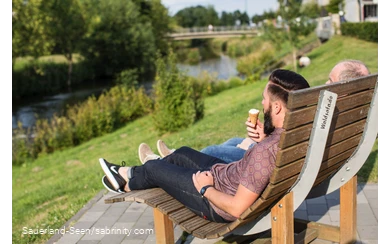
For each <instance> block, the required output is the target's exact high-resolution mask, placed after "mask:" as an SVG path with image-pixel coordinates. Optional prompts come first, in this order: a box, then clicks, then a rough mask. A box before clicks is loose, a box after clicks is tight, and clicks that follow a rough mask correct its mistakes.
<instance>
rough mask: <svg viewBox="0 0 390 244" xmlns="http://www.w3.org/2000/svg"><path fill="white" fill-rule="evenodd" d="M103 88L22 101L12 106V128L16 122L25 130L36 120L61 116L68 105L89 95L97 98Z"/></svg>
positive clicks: (85, 89) (15, 125) (15, 126)
mask: <svg viewBox="0 0 390 244" xmlns="http://www.w3.org/2000/svg"><path fill="white" fill-rule="evenodd" d="M104 88H107V86H102V87H94V88H84V89H82V90H77V91H74V92H68V93H60V94H57V95H54V96H46V97H42V98H40V99H39V100H37V99H31V100H29V101H23V104H19V105H18V106H12V128H13V129H15V128H17V124H18V121H20V122H21V123H22V124H23V127H25V128H26V127H31V126H33V125H35V122H36V120H37V119H38V118H39V119H50V118H51V117H53V115H54V114H57V115H58V116H61V115H62V114H63V112H64V111H65V110H66V107H67V106H68V105H69V106H71V105H75V104H77V103H79V102H82V101H84V100H86V99H87V98H88V97H89V96H91V95H95V96H96V97H98V96H99V95H100V94H101V93H102V91H103V89H104Z"/></svg>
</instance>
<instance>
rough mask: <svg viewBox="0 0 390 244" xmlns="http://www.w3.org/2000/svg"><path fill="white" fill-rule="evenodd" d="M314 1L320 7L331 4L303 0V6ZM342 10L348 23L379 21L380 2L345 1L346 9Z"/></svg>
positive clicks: (327, 1) (320, 0)
mask: <svg viewBox="0 0 390 244" xmlns="http://www.w3.org/2000/svg"><path fill="white" fill-rule="evenodd" d="M313 1H314V2H317V4H318V6H320V7H324V6H326V5H328V4H329V0H303V1H302V4H305V3H310V2H313ZM340 10H341V11H343V13H344V18H345V20H346V21H347V22H365V21H378V0H344V9H340Z"/></svg>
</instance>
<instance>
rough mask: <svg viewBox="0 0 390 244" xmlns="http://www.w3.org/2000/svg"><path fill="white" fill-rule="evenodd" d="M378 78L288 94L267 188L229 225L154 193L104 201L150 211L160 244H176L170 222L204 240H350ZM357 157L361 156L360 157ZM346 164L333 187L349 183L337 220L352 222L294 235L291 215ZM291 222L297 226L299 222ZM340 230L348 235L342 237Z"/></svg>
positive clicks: (313, 227) (134, 193) (370, 142)
mask: <svg viewBox="0 0 390 244" xmlns="http://www.w3.org/2000/svg"><path fill="white" fill-rule="evenodd" d="M377 79H378V76H377V74H375V75H369V76H366V77H362V78H358V79H354V80H351V81H343V82H338V83H333V84H331V85H322V86H318V87H312V88H308V89H303V90H298V91H293V92H290V94H289V99H288V104H287V108H288V109H289V112H288V113H287V114H286V117H285V121H284V125H283V128H284V129H285V131H284V132H283V134H282V136H281V139H280V142H279V148H280V150H279V152H278V154H277V159H276V163H275V165H276V167H275V169H274V172H273V174H272V176H271V178H270V182H269V184H268V186H267V187H266V189H265V190H264V191H263V192H262V194H261V195H260V197H259V198H258V200H256V201H255V202H254V203H253V204H252V206H251V207H250V208H248V209H247V210H246V211H245V212H244V213H242V214H241V216H240V217H239V218H238V219H237V220H235V221H233V222H231V223H228V224H223V223H215V222H211V221H208V220H204V219H202V218H201V217H198V216H196V215H195V214H194V213H193V212H191V211H190V210H188V209H187V208H186V207H185V206H184V205H182V204H181V203H180V202H178V201H177V200H176V199H173V198H172V197H171V196H170V195H168V194H167V193H166V192H165V191H163V190H162V189H160V188H154V189H148V190H142V191H132V192H129V193H124V194H121V195H117V196H114V197H111V198H108V199H106V200H105V202H106V203H114V202H121V201H137V202H140V203H146V204H148V205H149V206H151V207H153V208H154V209H155V210H154V216H155V217H154V218H155V220H154V221H155V232H156V238H157V242H158V243H174V240H173V224H172V222H173V223H175V224H177V225H180V227H181V228H182V229H183V230H184V231H186V232H188V233H190V234H192V235H193V236H195V237H198V238H202V239H204V238H207V239H213V238H218V237H221V236H225V235H227V234H236V235H249V234H254V233H260V232H262V231H265V230H268V229H271V231H272V241H273V242H275V243H293V242H294V236H295V239H296V240H295V241H298V240H297V238H301V239H302V240H303V239H304V240H306V241H307V242H309V241H311V240H313V239H314V238H316V237H319V238H321V239H326V240H331V241H336V242H348V241H350V240H354V239H356V231H354V230H356V212H355V213H354V212H353V211H354V209H353V206H354V205H353V202H355V203H354V204H355V211H356V191H355V192H353V186H354V185H355V186H356V176H355V175H356V173H357V171H358V170H359V169H360V167H361V166H362V165H363V164H364V162H365V161H366V159H367V156H368V155H366V154H367V151H371V148H372V146H373V144H374V142H375V137H376V135H377V125H375V121H376V120H375V116H376V117H377V112H375V111H377V92H376V86H377ZM368 118H369V119H368ZM367 121H369V122H370V123H368V122H367ZM373 122H374V123H373ZM372 137H374V140H372ZM367 138H369V139H368V140H367ZM361 145H364V146H363V147H362V146H361ZM360 151H364V155H362V153H360ZM351 160H352V161H353V162H355V164H356V165H357V166H356V167H355V168H354V169H353V170H352V171H351V170H349V171H348V173H349V174H348V175H346V176H345V177H344V176H343V177H344V180H343V183H340V184H338V185H337V184H336V186H334V187H333V188H336V189H338V188H340V187H341V188H343V187H345V186H344V184H345V182H352V183H349V184H345V185H347V187H348V191H347V192H348V196H347V197H341V199H346V200H347V201H348V202H352V205H351V204H348V206H347V205H345V206H346V207H345V208H346V209H347V208H348V207H352V210H351V211H352V212H351V211H349V212H347V213H344V211H343V213H341V214H347V215H351V214H352V217H349V218H347V219H350V220H349V221H346V223H340V227H331V226H325V225H324V226H322V227H324V229H326V231H327V232H326V234H324V233H325V232H322V230H321V228H320V227H319V226H318V225H314V224H313V223H303V225H304V227H306V228H309V229H310V231H307V230H305V229H303V230H302V232H301V233H300V234H299V235H296V234H295V233H294V219H293V213H294V211H295V209H296V208H298V207H299V206H300V205H301V203H302V202H303V201H304V200H305V198H306V197H307V196H308V195H309V193H311V194H312V195H313V196H314V193H313V192H320V193H319V194H320V195H321V194H326V192H327V191H323V190H321V191H317V190H316V191H313V189H316V188H318V186H322V185H324V184H325V185H326V184H328V183H329V179H331V178H334V176H336V177H339V175H340V172H341V174H342V173H343V172H342V171H341V170H340V168H342V167H343V166H344V165H345V164H346V163H347V164H348V162H349V161H351ZM356 162H358V163H356ZM349 164H350V163H349ZM342 175H343V174H342ZM354 182H355V183H354ZM350 185H352V186H350ZM350 187H352V195H351V193H350V192H351V189H349V188H350ZM353 195H355V197H354V196H353ZM340 204H342V203H340ZM343 204H344V203H343ZM343 206H344V205H343ZM342 210H343V209H342ZM340 212H342V211H340ZM271 216H272V218H271ZM354 218H355V221H354ZM344 219H345V218H344ZM297 223H299V224H300V226H302V221H300V222H299V221H297ZM296 225H297V226H298V224H296ZM353 225H354V226H355V227H354V226H353ZM344 226H345V227H344ZM296 229H297V228H296ZM313 230H314V232H313ZM343 230H346V232H348V233H347V234H343V235H340V232H343ZM343 233H344V232H343Z"/></svg>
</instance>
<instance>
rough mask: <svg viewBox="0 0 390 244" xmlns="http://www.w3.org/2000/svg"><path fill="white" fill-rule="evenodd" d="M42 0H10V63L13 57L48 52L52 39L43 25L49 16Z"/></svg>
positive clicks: (13, 59) (33, 55)
mask: <svg viewBox="0 0 390 244" xmlns="http://www.w3.org/2000/svg"><path fill="white" fill-rule="evenodd" d="M45 3H46V2H45V1H43V0H29V1H25V0H12V64H14V61H15V58H17V57H21V56H32V57H33V58H38V57H39V56H42V55H47V54H50V52H51V50H52V49H53V46H54V40H52V39H51V38H50V35H49V34H48V32H47V30H46V29H45V27H46V26H47V23H49V22H50V16H48V15H47V14H45V12H44V11H43V10H44V8H45Z"/></svg>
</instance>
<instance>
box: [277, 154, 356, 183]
mask: <svg viewBox="0 0 390 244" xmlns="http://www.w3.org/2000/svg"><path fill="white" fill-rule="evenodd" d="M355 149H356V147H353V148H351V149H349V150H347V151H345V152H343V153H341V154H338V155H336V156H334V157H332V158H330V159H328V160H325V161H323V162H322V163H321V166H320V169H319V171H322V170H323V169H324V168H328V167H331V166H332V165H335V164H338V163H340V162H345V161H346V160H347V159H348V158H349V157H350V156H351V155H352V153H353V152H354V151H355ZM303 163H304V159H300V160H298V161H295V162H294V163H291V164H287V165H285V166H283V167H281V168H275V169H274V171H273V172H272V175H271V178H270V182H271V183H272V184H277V183H278V182H281V181H283V180H284V179H286V178H289V177H293V176H295V175H297V174H299V173H300V172H301V170H302V165H303Z"/></svg>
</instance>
